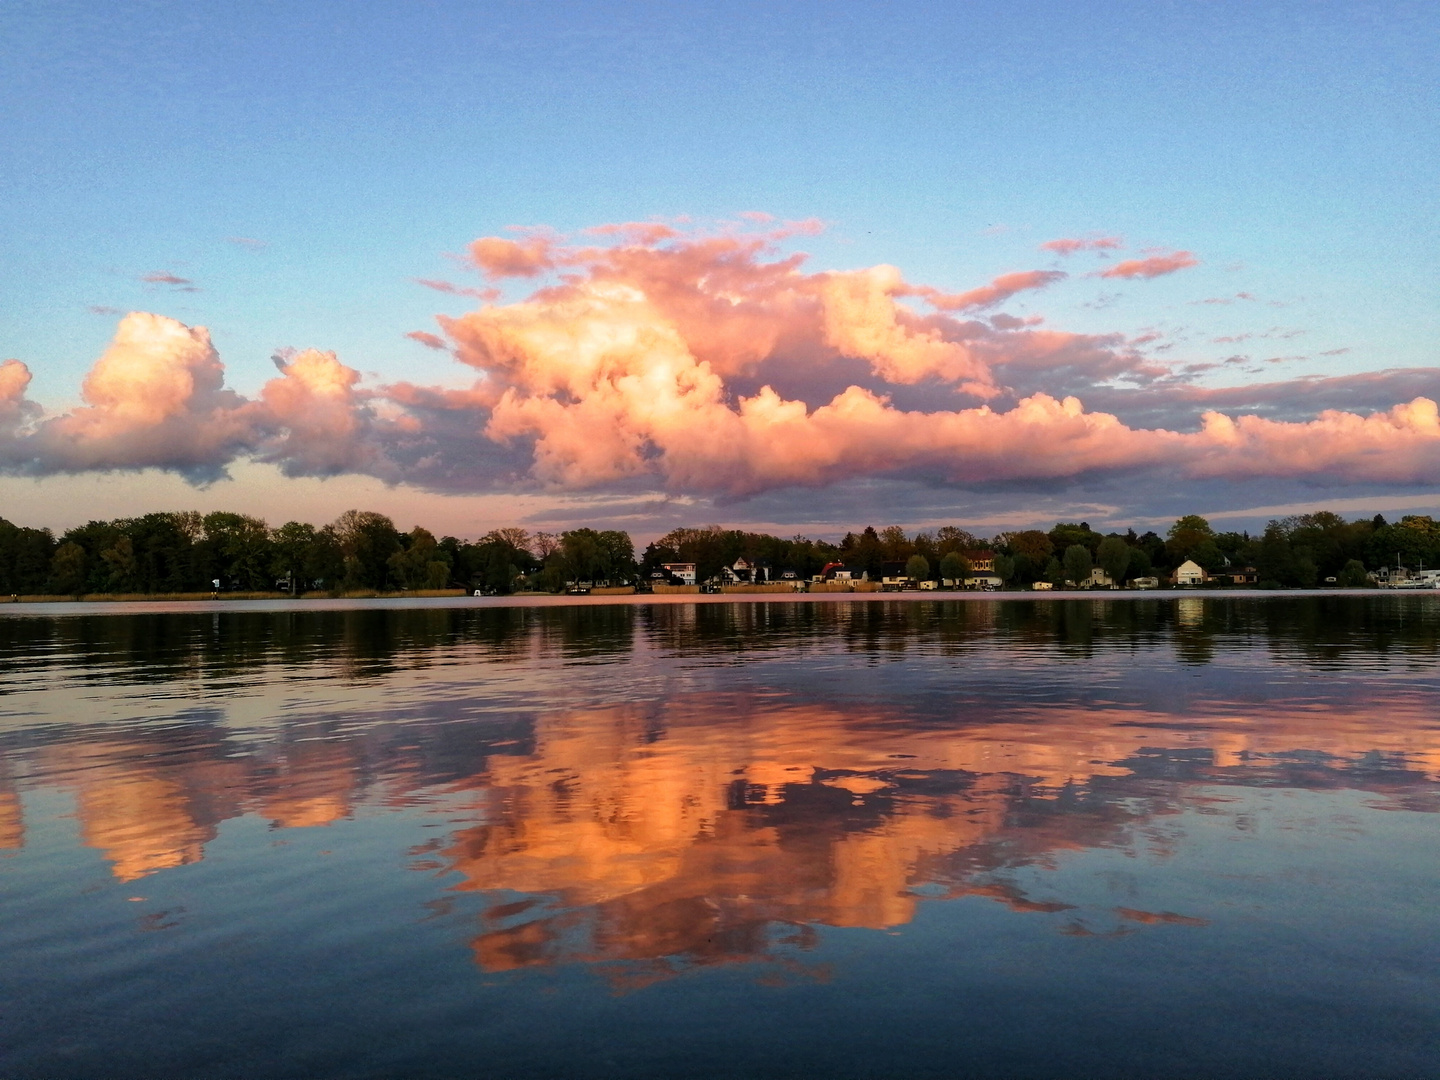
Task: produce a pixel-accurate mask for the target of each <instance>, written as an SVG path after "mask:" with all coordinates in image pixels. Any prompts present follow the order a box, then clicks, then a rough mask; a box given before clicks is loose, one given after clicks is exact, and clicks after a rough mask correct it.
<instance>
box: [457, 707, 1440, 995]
mask: <svg viewBox="0 0 1440 1080" xmlns="http://www.w3.org/2000/svg"><path fill="white" fill-rule="evenodd" d="M1413 707H1414V708H1418V707H1419V704H1418V703H1415V705H1414V706H1413ZM1407 708H1411V706H1407V705H1406V704H1405V703H1403V702H1396V703H1394V705H1393V707H1392V708H1391V709H1390V710H1389V711H1388V712H1387V714H1386V717H1385V723H1384V725H1383V726H1382V725H1379V724H1377V723H1376V721H1375V719H1374V716H1375V714H1374V713H1373V712H1371V711H1366V712H1356V711H1345V710H1340V711H1335V710H1325V711H1316V710H1311V709H1296V710H1292V711H1290V712H1286V711H1284V710H1276V711H1271V712H1267V714H1266V715H1265V716H1264V717H1263V718H1250V719H1247V718H1244V717H1237V716H1216V717H1211V718H1208V719H1206V720H1205V721H1204V722H1203V723H1202V724H1201V725H1200V726H1201V727H1202V728H1203V729H1204V730H1201V731H1198V732H1189V733H1187V734H1185V735H1181V736H1179V737H1178V738H1177V736H1176V735H1175V734H1174V733H1173V731H1172V732H1170V733H1165V732H1162V731H1157V730H1156V729H1157V728H1164V727H1167V726H1169V727H1171V728H1172V729H1173V727H1174V719H1175V718H1173V717H1165V716H1159V715H1147V714H1144V713H1140V714H1137V713H1135V712H1134V711H1131V710H1127V711H1125V712H1124V713H1123V714H1120V713H1115V712H1110V713H1107V712H1106V711H1104V710H1096V709H1080V708H1048V709H1044V710H1042V711H1028V712H1027V711H1026V710H1023V709H1021V710H1016V711H1014V712H1010V713H1007V714H1006V716H1005V718H1004V720H1003V721H999V722H996V721H991V722H984V721H981V722H973V723H966V722H963V721H960V720H957V721H956V722H955V723H954V724H953V725H949V726H945V727H943V728H939V727H932V728H928V729H927V728H920V729H917V728H916V727H915V726H914V725H913V724H906V723H903V722H901V721H899V720H897V718H895V717H892V716H889V715H887V714H885V713H883V712H880V711H878V710H874V709H870V710H865V709H856V710H850V711H845V712H841V711H838V710H837V709H835V708H833V707H818V706H809V705H805V706H799V705H796V706H784V705H770V704H768V703H760V702H754V701H747V700H744V699H742V698H732V699H724V698H718V697H717V696H715V695H708V696H706V697H704V698H692V699H681V700H678V701H671V702H669V703H667V704H666V705H664V706H659V707H652V708H650V709H646V708H642V707H639V706H616V707H613V708H608V709H596V710H587V711H584V712H574V713H559V714H552V715H549V716H546V717H543V718H541V720H540V721H539V722H538V726H537V731H536V750H535V753H533V754H531V755H527V756H523V757H497V758H491V759H490V760H489V762H488V768H487V769H486V771H485V772H484V773H483V774H479V775H477V776H475V777H474V778H472V780H471V781H470V782H468V783H467V784H466V785H463V786H464V787H466V788H470V789H473V790H474V793H475V796H476V797H475V803H474V806H473V811H472V812H473V813H474V814H475V816H476V817H477V818H479V819H481V823H479V824H476V825H474V826H471V827H468V828H463V829H462V830H460V831H459V832H458V833H457V834H456V836H455V838H454V842H453V843H452V844H451V845H450V846H449V847H448V848H446V849H445V850H444V851H443V853H442V855H443V858H444V859H445V860H446V865H447V866H448V867H449V868H450V869H452V870H454V871H455V872H457V873H459V874H460V875H462V877H463V882H462V883H461V884H460V885H459V886H457V887H458V888H461V889H465V890H478V891H482V892H487V893H491V894H494V895H495V896H496V897H497V898H498V897H502V896H504V895H507V894H524V895H528V896H530V897H532V900H530V901H519V902H514V903H507V904H501V905H499V906H497V907H495V908H492V909H491V910H490V912H489V915H488V916H487V918H488V921H489V922H491V923H493V924H496V925H494V926H493V927H491V928H487V929H486V930H485V931H484V932H482V933H481V934H480V935H479V936H478V937H477V938H476V939H475V941H474V943H473V945H474V948H475V953H476V958H477V961H478V962H479V963H480V964H481V965H482V966H483V967H485V968H487V969H491V970H505V969H510V968H515V967H523V966H532V965H541V964H552V963H559V962H572V961H587V962H596V961H615V960H638V959H649V960H659V959H660V958H664V957H673V956H676V955H677V954H679V955H684V956H685V957H687V959H688V960H689V961H690V962H696V963H712V962H718V961H719V960H722V959H726V960H735V959H740V958H742V957H744V956H747V955H750V956H753V955H758V953H760V952H763V951H765V950H766V949H767V948H768V945H767V940H768V939H767V936H766V933H765V928H766V927H767V926H770V925H774V924H788V925H790V926H792V927H804V926H810V925H816V924H819V925H827V926H836V927H870V928H877V929H878V928H884V927H895V926H900V925H903V924H905V923H907V922H909V921H910V920H911V919H912V918H913V917H914V913H915V908H916V905H917V904H918V903H919V902H920V901H921V897H922V894H923V895H924V896H946V897H954V896H959V895H965V894H973V895H983V896H988V897H991V898H993V899H996V900H1000V901H1002V902H1004V903H1006V904H1009V905H1010V906H1011V907H1013V908H1016V909H1017V910H1027V911H1049V912H1053V911H1058V910H1064V909H1066V908H1067V907H1068V906H1069V905H1067V904H1065V903H1063V902H1061V901H1056V900H1053V899H1046V898H1038V899H1037V898H1033V897H1029V896H1025V895H1024V894H1023V893H1022V892H1020V891H1019V890H1018V889H1017V888H1015V887H1014V886H1012V885H1009V884H1007V883H1006V882H1004V881H998V882H997V881H995V880H993V879H992V878H991V877H990V876H989V875H990V874H992V872H994V871H996V870H999V869H1003V868H1013V867H1016V866H1020V865H1025V864H1027V863H1037V862H1046V861H1048V860H1051V859H1053V857H1054V856H1055V855H1056V854H1057V853H1059V852H1061V851H1066V850H1079V849H1084V848H1093V847H1099V846H1117V845H1126V844H1134V843H1136V842H1137V840H1136V834H1137V831H1138V830H1137V828H1136V827H1137V826H1139V825H1143V824H1145V823H1146V822H1147V821H1149V820H1151V819H1153V818H1154V817H1155V816H1157V815H1161V814H1169V813H1174V812H1175V811H1176V810H1177V809H1178V808H1179V805H1180V798H1179V795H1178V792H1176V791H1175V788H1176V786H1177V785H1174V784H1167V785H1163V790H1162V791H1161V792H1160V793H1159V794H1160V797H1156V796H1157V792H1156V791H1155V790H1154V789H1153V788H1139V787H1136V788H1135V789H1134V791H1133V794H1135V795H1137V796H1145V797H1146V798H1145V799H1144V801H1142V802H1137V801H1136V800H1134V799H1110V800H1102V801H1092V802H1091V803H1090V804H1083V803H1082V804H1080V805H1072V806H1069V807H1068V808H1066V807H1064V806H1063V804H1064V803H1065V802H1066V799H1067V795H1069V794H1070V793H1073V792H1076V791H1083V790H1084V788H1085V787H1086V785H1090V784H1092V783H1093V782H1094V781H1096V780H1097V778H1101V777H1110V778H1114V779H1115V780H1116V781H1124V780H1125V779H1126V778H1131V779H1133V775H1134V774H1133V771H1132V766H1131V764H1130V762H1131V761H1132V759H1135V758H1137V757H1138V756H1141V755H1143V754H1145V753H1146V748H1147V747H1149V746H1154V745H1157V744H1159V745H1166V744H1167V743H1168V744H1169V745H1171V746H1174V745H1175V744H1176V743H1177V742H1179V743H1180V744H1181V745H1182V746H1185V747H1204V746H1206V744H1207V742H1209V741H1211V740H1214V741H1215V742H1217V743H1218V744H1219V745H1218V746H1217V747H1216V750H1217V752H1216V753H1215V754H1214V755H1213V757H1212V759H1211V760H1210V762H1209V763H1208V764H1205V765H1204V767H1203V769H1202V770H1201V771H1202V775H1201V776H1200V777H1198V778H1199V779H1201V780H1211V781H1215V782H1220V783H1237V782H1239V783H1244V782H1245V781H1246V779H1247V777H1246V774H1247V773H1249V774H1252V782H1254V780H1255V779H1258V778H1259V777H1260V776H1261V774H1262V773H1263V772H1265V770H1269V769H1272V768H1273V767H1274V761H1273V760H1272V759H1270V758H1268V757H1266V756H1265V755H1267V754H1282V755H1283V754H1285V753H1287V752H1289V751H1293V750H1295V749H1296V748H1298V747H1303V748H1304V749H1306V750H1307V751H1310V752H1312V753H1316V752H1318V753H1328V754H1333V755H1334V756H1335V758H1336V759H1337V760H1339V761H1342V762H1343V761H1345V760H1347V759H1354V758H1357V757H1360V756H1361V755H1363V754H1366V753H1375V752H1377V751H1378V752H1389V753H1391V754H1392V755H1399V756H1401V757H1403V758H1404V759H1405V760H1406V761H1407V762H1409V763H1411V765H1412V767H1413V765H1414V764H1415V763H1421V764H1422V765H1423V767H1424V768H1426V769H1427V771H1428V772H1429V774H1430V775H1429V777H1428V779H1431V780H1433V779H1434V778H1435V773H1436V771H1437V770H1436V767H1435V766H1436V765H1437V763H1440V758H1437V757H1436V749H1437V746H1436V742H1437V737H1436V733H1435V732H1434V731H1433V730H1428V729H1427V725H1426V723H1425V722H1424V718H1423V717H1422V716H1421V715H1419V714H1416V715H1410V716H1404V715H1401V714H1403V713H1404V712H1405V711H1406V709H1407ZM1122 717H1123V719H1122ZM1187 719H1188V720H1190V721H1194V720H1195V719H1196V718H1194V717H1191V718H1187ZM1117 720H1120V721H1121V723H1119V724H1117V723H1116V721H1117ZM1416 779H1417V777H1415V776H1414V775H1412V776H1411V778H1410V781H1409V782H1410V783H1411V784H1413V783H1414V782H1415V781H1416ZM1419 779H1423V777H1420V778H1419ZM1316 783H1322V781H1319V780H1317V781H1316ZM1322 786H1323V785H1322ZM1382 789H1383V784H1382ZM535 897H546V898H549V899H548V900H547V901H546V902H543V903H542V902H540V901H537V900H535V899H533V898H535ZM1127 910H1128V909H1127ZM1171 914H1173V913H1167V914H1165V915H1163V916H1162V915H1157V916H1155V917H1154V918H1153V919H1149V920H1148V921H1151V922H1159V921H1168V922H1182V923H1183V922H1186V921H1187V919H1188V917H1186V916H1178V915H1175V916H1173V917H1171ZM1132 915H1134V913H1132V914H1129V915H1127V914H1121V918H1124V919H1131V920H1132V921H1139V922H1145V921H1147V919H1146V918H1141V917H1140V916H1143V915H1145V913H1140V914H1139V915H1134V918H1133V919H1132Z"/></svg>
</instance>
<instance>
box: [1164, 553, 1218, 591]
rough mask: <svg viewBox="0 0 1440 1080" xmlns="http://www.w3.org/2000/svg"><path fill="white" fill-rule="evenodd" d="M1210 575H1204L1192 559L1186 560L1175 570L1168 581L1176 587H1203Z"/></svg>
mask: <svg viewBox="0 0 1440 1080" xmlns="http://www.w3.org/2000/svg"><path fill="white" fill-rule="evenodd" d="M1209 577H1210V575H1208V574H1207V573H1205V571H1204V570H1203V569H1202V568H1201V566H1200V564H1199V563H1197V562H1195V561H1194V560H1193V559H1186V560H1185V561H1184V562H1183V563H1181V564H1180V565H1179V566H1177V567H1176V568H1175V573H1173V574H1171V575H1170V580H1171V581H1172V582H1174V583H1175V584H1176V585H1203V584H1205V582H1206V581H1208V580H1209Z"/></svg>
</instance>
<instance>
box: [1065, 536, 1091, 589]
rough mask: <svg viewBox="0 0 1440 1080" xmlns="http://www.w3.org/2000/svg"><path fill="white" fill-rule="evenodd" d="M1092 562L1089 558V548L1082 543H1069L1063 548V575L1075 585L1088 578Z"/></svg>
mask: <svg viewBox="0 0 1440 1080" xmlns="http://www.w3.org/2000/svg"><path fill="white" fill-rule="evenodd" d="M1092 569H1094V564H1093V563H1092V562H1091V560H1090V549H1089V548H1088V547H1086V546H1085V545H1084V544H1071V545H1070V546H1069V547H1068V548H1066V549H1065V577H1066V578H1067V579H1068V580H1070V581H1071V582H1073V583H1074V584H1076V585H1083V584H1085V582H1087V581H1088V580H1090V571H1091V570H1092Z"/></svg>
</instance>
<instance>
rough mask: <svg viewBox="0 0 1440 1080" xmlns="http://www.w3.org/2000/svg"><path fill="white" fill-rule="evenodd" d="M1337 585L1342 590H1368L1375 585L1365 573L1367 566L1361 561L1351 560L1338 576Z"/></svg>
mask: <svg viewBox="0 0 1440 1080" xmlns="http://www.w3.org/2000/svg"><path fill="white" fill-rule="evenodd" d="M1335 584H1337V585H1339V586H1340V587H1341V588H1342V589H1366V588H1370V587H1372V586H1373V585H1374V584H1375V583H1374V582H1373V581H1371V580H1370V577H1369V575H1368V574H1366V573H1365V564H1364V563H1362V562H1361V561H1360V560H1359V559H1351V560H1350V561H1349V562H1347V563H1346V564H1345V566H1344V567H1343V568H1342V569H1341V571H1340V573H1339V574H1338V575H1337V576H1336V578H1335Z"/></svg>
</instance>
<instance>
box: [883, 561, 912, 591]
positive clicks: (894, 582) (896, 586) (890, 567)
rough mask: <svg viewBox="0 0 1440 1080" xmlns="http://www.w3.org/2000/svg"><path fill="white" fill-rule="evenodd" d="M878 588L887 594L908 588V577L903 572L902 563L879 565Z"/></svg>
mask: <svg viewBox="0 0 1440 1080" xmlns="http://www.w3.org/2000/svg"><path fill="white" fill-rule="evenodd" d="M880 587H881V588H882V589H884V590H885V591H887V592H895V591H898V590H900V589H908V588H909V587H910V575H909V574H907V573H906V572H905V564H904V563H903V562H887V563H881V564H880Z"/></svg>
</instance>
